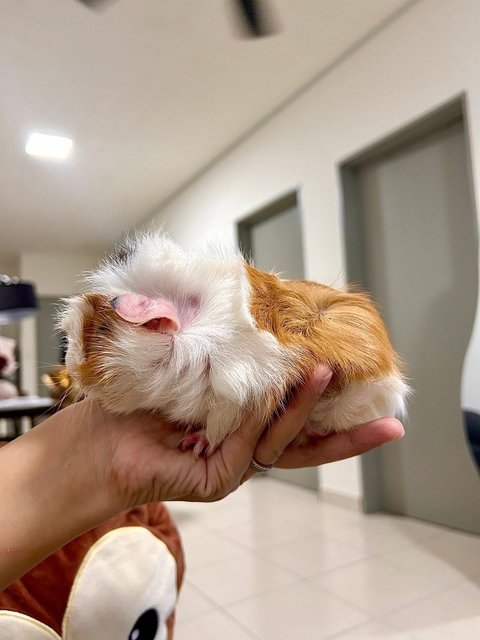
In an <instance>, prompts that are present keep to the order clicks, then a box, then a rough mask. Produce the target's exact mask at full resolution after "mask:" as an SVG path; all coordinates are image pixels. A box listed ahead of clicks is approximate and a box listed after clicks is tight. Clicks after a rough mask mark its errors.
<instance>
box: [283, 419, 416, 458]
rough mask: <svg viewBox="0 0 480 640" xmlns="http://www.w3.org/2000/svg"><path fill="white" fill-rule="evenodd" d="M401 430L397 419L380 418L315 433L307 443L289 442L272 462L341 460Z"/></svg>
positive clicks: (397, 435) (390, 438)
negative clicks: (316, 437) (334, 431)
mask: <svg viewBox="0 0 480 640" xmlns="http://www.w3.org/2000/svg"><path fill="white" fill-rule="evenodd" d="M404 434H405V430H404V428H403V425H402V423H401V422H400V421H399V420H396V419H395V418H381V419H378V420H373V421H371V422H366V423H365V424H363V425H360V426H358V427H356V428H355V429H352V430H351V431H344V432H342V433H332V434H331V435H328V436H319V437H318V439H311V440H310V441H309V442H308V443H307V444H304V445H299V446H292V447H290V448H288V449H286V450H285V451H284V453H283V454H282V456H281V457H280V458H279V459H278V460H277V462H276V464H275V466H276V467H279V468H282V469H297V468H302V467H316V466H318V465H320V464H326V463H328V462H336V461H337V460H345V459H346V458H351V457H353V456H358V455H360V454H362V453H365V452H367V451H370V449H374V448H375V447H378V446H380V445H382V444H385V443H387V442H391V441H393V440H399V439H400V438H402V437H403V436H404Z"/></svg>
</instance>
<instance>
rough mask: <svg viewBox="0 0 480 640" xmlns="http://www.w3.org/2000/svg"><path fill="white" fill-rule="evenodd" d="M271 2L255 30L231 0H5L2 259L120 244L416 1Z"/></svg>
mask: <svg viewBox="0 0 480 640" xmlns="http://www.w3.org/2000/svg"><path fill="white" fill-rule="evenodd" d="M272 3H273V5H274V7H275V8H276V13H277V15H278V16H279V18H280V21H281V24H282V26H283V30H282V31H281V32H280V33H279V34H278V35H276V36H273V37H270V38H265V39H261V40H245V39H239V38H238V37H237V34H236V32H235V31H234V29H233V24H232V14H231V11H230V6H229V2H228V1H227V0H117V1H116V2H114V3H113V4H111V5H110V6H109V7H108V8H107V9H106V10H104V11H101V12H97V11H92V10H89V9H87V8H85V7H84V6H83V5H81V4H80V3H79V2H77V1H76V0H14V1H12V0H0V92H1V100H0V176H1V180H0V218H1V227H0V258H5V257H11V256H13V255H15V254H17V253H18V252H20V251H31V250H35V251H43V250H51V249H62V250H76V249H82V248H85V247H87V246H88V247H92V246H104V245H105V244H109V243H110V242H112V241H113V240H115V239H116V238H117V237H118V235H119V234H120V233H121V231H122V230H123V229H125V228H127V227H129V226H130V225H132V224H133V223H136V222H139V221H141V220H142V219H144V218H145V217H146V216H147V215H148V214H149V212H151V211H152V210H153V209H154V208H155V207H156V206H158V205H159V204H160V203H161V202H162V201H163V200H165V199H166V198H167V197H169V196H170V195H171V194H172V193H173V192H174V191H175V190H177V189H178V188H179V187H180V186H181V185H182V184H183V183H185V182H186V181H187V180H188V179H189V178H191V177H192V176H193V175H195V174H196V173H197V172H199V171H200V170H201V169H202V167H204V166H205V165H207V164H208V163H209V162H211V161H212V159H214V158H215V157H216V156H217V155H218V154H219V153H221V152H222V151H223V150H224V149H225V148H226V147H228V146H229V145H230V144H232V142H233V141H235V140H236V139H238V138H239V137H241V136H242V135H243V134H244V133H245V132H247V131H248V130H249V129H250V128H251V127H252V126H253V125H255V123H257V122H258V121H259V120H260V119H261V118H262V117H264V116H265V115H266V114H268V113H269V112H270V111H271V110H272V109H274V108H275V107H276V106H277V105H278V104H280V103H281V102H282V101H284V100H285V99H286V98H287V97H288V96H290V95H291V94H292V93H293V92H295V91H296V90H298V89H299V88H300V87H301V86H302V85H303V84H305V83H306V82H307V81H308V80H309V79H311V78H312V77H314V76H315V75H316V74H318V73H319V72H320V71H321V70H322V69H323V68H325V67H326V66H328V65H329V63H331V62H332V61H333V60H334V59H335V58H336V57H338V56H339V55H340V54H342V53H343V52H344V51H345V50H346V49H348V48H349V47H351V46H352V45H353V44H354V43H355V42H357V41H358V40H359V39H360V38H362V37H363V36H365V34H367V33H368V32H369V31H370V30H371V29H373V28H374V27H375V26H376V25H378V23H379V22H381V21H382V20H384V19H386V18H387V17H388V16H389V15H391V14H392V13H393V12H394V11H396V10H397V9H398V8H399V7H401V6H402V5H405V4H407V0H272ZM32 130H38V131H42V132H50V133H56V134H60V135H67V136H71V137H73V139H74V141H75V149H74V153H73V156H72V157H71V159H70V160H69V161H68V162H66V163H59V162H58V161H57V162H55V161H41V160H38V159H34V158H32V157H30V156H27V155H26V154H25V153H24V146H25V140H26V137H27V136H28V134H29V133H30V132H31V131H32Z"/></svg>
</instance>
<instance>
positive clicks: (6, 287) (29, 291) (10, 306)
mask: <svg viewBox="0 0 480 640" xmlns="http://www.w3.org/2000/svg"><path fill="white" fill-rule="evenodd" d="M37 312H38V302H37V296H36V293H35V287H34V286H33V284H31V283H30V282H21V281H20V280H19V279H18V278H10V277H9V276H6V275H0V324H9V323H11V322H16V321H17V320H21V319H22V318H26V317H28V316H32V315H35V314H36V313H37Z"/></svg>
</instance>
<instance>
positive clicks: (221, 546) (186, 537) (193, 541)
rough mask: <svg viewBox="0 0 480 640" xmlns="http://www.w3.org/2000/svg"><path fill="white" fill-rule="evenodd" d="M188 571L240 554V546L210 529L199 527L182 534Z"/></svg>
mask: <svg viewBox="0 0 480 640" xmlns="http://www.w3.org/2000/svg"><path fill="white" fill-rule="evenodd" d="M182 539H183V545H184V548H185V560H186V565H187V578H188V571H189V570H190V569H193V568H194V567H200V566H202V565H206V564H209V563H211V562H218V561H219V560H222V559H224V558H230V557H232V556H235V555H237V554H238V545H236V544H234V543H233V542H231V541H230V540H227V539H226V538H224V537H223V536H221V535H219V534H217V533H215V531H212V530H209V529H206V528H205V529H202V528H200V527H197V528H196V529H194V530H192V531H188V532H187V533H185V532H183V533H182Z"/></svg>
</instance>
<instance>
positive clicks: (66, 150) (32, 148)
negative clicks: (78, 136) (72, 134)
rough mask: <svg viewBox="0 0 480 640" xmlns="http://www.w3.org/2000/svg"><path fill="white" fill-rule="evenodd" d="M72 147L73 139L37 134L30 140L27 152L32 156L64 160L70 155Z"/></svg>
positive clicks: (31, 136)
mask: <svg viewBox="0 0 480 640" xmlns="http://www.w3.org/2000/svg"><path fill="white" fill-rule="evenodd" d="M72 147H73V140H72V139H71V138H64V137H63V136H51V135H48V134H47V133H38V132H35V133H32V134H31V135H30V137H29V138H28V142H27V146H26V147H25V151H26V152H27V153H28V154H29V155H30V156H40V157H42V158H57V159H59V160H64V159H65V158H66V157H67V156H68V155H69V154H70V152H71V150H72Z"/></svg>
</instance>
